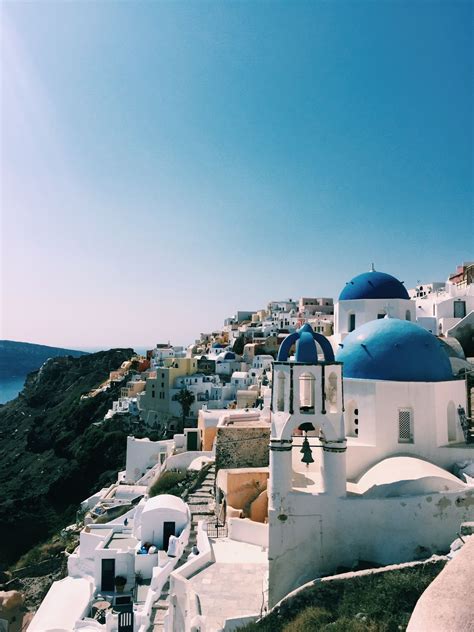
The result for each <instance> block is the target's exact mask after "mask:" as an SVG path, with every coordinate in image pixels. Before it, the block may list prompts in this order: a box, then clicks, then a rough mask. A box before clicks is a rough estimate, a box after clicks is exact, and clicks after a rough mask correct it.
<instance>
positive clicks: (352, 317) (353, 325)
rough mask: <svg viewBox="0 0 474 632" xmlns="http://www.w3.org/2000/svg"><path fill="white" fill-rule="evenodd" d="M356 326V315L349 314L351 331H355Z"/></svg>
mask: <svg viewBox="0 0 474 632" xmlns="http://www.w3.org/2000/svg"><path fill="white" fill-rule="evenodd" d="M355 328H356V315H355V314H349V331H354V329H355Z"/></svg>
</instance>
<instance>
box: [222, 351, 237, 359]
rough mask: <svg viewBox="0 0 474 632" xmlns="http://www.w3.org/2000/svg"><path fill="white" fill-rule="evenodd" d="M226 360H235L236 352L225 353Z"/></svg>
mask: <svg viewBox="0 0 474 632" xmlns="http://www.w3.org/2000/svg"><path fill="white" fill-rule="evenodd" d="M224 360H235V353H233V352H232V351H227V352H226V353H225V355H224Z"/></svg>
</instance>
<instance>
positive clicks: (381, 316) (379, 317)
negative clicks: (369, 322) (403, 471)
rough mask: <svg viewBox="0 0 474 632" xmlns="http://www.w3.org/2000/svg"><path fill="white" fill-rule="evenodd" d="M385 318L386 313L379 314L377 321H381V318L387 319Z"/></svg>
mask: <svg viewBox="0 0 474 632" xmlns="http://www.w3.org/2000/svg"><path fill="white" fill-rule="evenodd" d="M385 316H386V314H385V312H379V313H378V314H377V319H378V320H380V319H381V318H385Z"/></svg>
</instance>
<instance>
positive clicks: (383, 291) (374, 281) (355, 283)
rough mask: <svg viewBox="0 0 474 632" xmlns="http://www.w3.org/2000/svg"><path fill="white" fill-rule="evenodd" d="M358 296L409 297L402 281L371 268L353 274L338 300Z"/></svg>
mask: <svg viewBox="0 0 474 632" xmlns="http://www.w3.org/2000/svg"><path fill="white" fill-rule="evenodd" d="M360 298H404V299H409V298H410V297H409V296H408V292H407V290H406V288H405V286H404V285H403V283H402V282H401V281H399V280H398V279H396V278H395V277H394V276H392V275H391V274H387V273H386V272H377V271H376V270H371V271H370V272H364V273H363V274H359V275H358V276H355V277H354V278H353V279H351V280H350V281H349V282H348V283H346V287H345V288H344V289H343V290H342V292H341V293H340V294H339V300H340V301H350V300H354V299H360Z"/></svg>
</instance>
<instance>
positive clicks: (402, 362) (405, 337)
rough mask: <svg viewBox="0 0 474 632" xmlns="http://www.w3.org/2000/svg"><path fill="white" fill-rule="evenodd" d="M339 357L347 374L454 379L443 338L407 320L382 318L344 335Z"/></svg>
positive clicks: (400, 379)
mask: <svg viewBox="0 0 474 632" xmlns="http://www.w3.org/2000/svg"><path fill="white" fill-rule="evenodd" d="M336 360H337V361H338V362H343V363H344V367H343V375H344V377H355V378H361V379H366V380H393V381H396V382H444V381H447V380H451V379H453V374H452V371H451V363H450V361H449V358H448V355H447V353H446V352H445V350H444V349H443V347H442V345H441V343H440V341H439V340H438V339H437V338H436V337H435V336H433V334H430V333H429V332H428V331H426V330H425V329H423V328H422V327H420V326H419V325H416V324H415V323H412V322H408V321H406V320H398V319H396V318H382V319H380V320H372V321H371V322H369V323H366V324H365V325H362V326H361V327H358V328H357V329H355V330H354V331H353V332H351V333H350V334H349V335H348V336H347V337H346V338H344V341H343V344H342V345H341V349H340V350H339V351H338V352H337V354H336Z"/></svg>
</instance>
